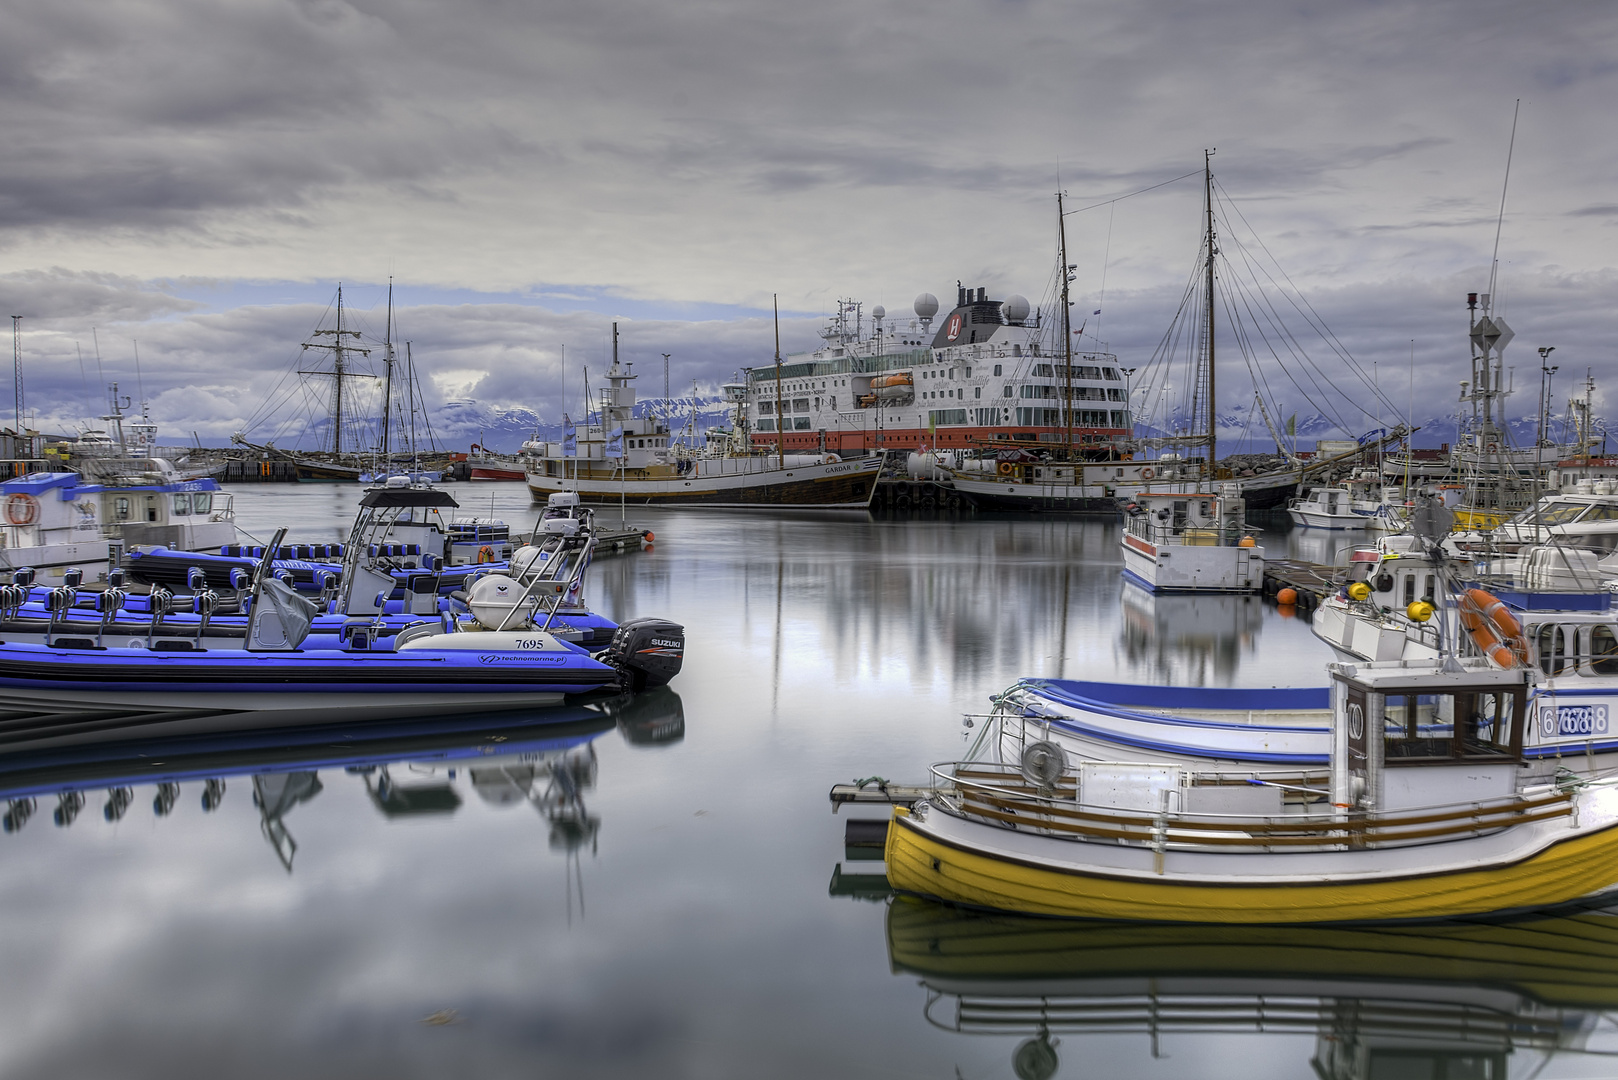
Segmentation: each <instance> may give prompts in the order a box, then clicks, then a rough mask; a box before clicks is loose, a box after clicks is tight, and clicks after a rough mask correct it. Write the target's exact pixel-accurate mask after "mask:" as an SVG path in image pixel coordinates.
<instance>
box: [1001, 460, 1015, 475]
mask: <svg viewBox="0 0 1618 1080" xmlns="http://www.w3.org/2000/svg"><path fill="white" fill-rule="evenodd" d="M1016 471H1017V466H1015V465H1013V464H1012V463H1011V462H1009V461H1002V462H1001V463H1000V475H1001V476H1010V475H1011V474H1012V473H1014V472H1016Z"/></svg>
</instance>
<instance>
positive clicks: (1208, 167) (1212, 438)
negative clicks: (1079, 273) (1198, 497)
mask: <svg viewBox="0 0 1618 1080" xmlns="http://www.w3.org/2000/svg"><path fill="white" fill-rule="evenodd" d="M1213 154H1214V152H1213V151H1212V150H1204V151H1203V152H1202V184H1203V196H1204V201H1205V202H1206V203H1207V211H1208V286H1207V288H1208V296H1207V304H1208V362H1207V377H1208V460H1207V462H1206V463H1205V465H1204V466H1203V468H1204V470H1205V472H1206V475H1207V478H1208V481H1209V482H1210V483H1211V482H1213V480H1214V479H1215V476H1214V462H1215V461H1216V460H1218V454H1217V453H1216V452H1215V446H1216V444H1217V441H1218V431H1219V426H1218V425H1219V413H1218V410H1217V409H1216V408H1215V407H1214V255H1215V254H1216V253H1217V249H1216V248H1215V246H1214V212H1213Z"/></svg>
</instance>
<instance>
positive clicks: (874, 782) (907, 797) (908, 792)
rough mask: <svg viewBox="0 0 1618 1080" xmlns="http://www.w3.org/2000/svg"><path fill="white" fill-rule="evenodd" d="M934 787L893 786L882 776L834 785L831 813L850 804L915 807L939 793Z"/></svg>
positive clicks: (832, 788)
mask: <svg viewBox="0 0 1618 1080" xmlns="http://www.w3.org/2000/svg"><path fill="white" fill-rule="evenodd" d="M937 791H938V789H937V788H933V787H917V786H915V785H912V784H891V783H889V782H888V781H886V780H884V779H882V778H881V777H880V776H873V777H871V778H870V779H869V780H856V781H854V782H853V783H852V784H833V785H832V787H831V812H832V813H834V814H835V813H837V811H838V810H841V809H842V808H843V807H844V806H845V805H846V804H849V803H855V804H859V803H879V804H881V805H883V806H913V805H914V804H915V803H917V802H919V801H921V800H922V799H925V798H926V797H927V796H929V795H932V794H935V793H937Z"/></svg>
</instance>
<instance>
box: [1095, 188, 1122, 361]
mask: <svg viewBox="0 0 1618 1080" xmlns="http://www.w3.org/2000/svg"><path fill="white" fill-rule="evenodd" d="M1116 215H1117V206H1116V205H1113V204H1109V206H1108V209H1107V246H1106V247H1105V248H1104V249H1103V251H1102V255H1101V295H1100V296H1098V297H1097V298H1096V316H1095V318H1096V329H1095V339H1096V344H1097V345H1098V346H1099V345H1100V344H1101V313H1102V312H1103V311H1105V310H1107V264H1108V263H1109V262H1110V261H1111V260H1112V221H1113V218H1114V217H1115V216H1116Z"/></svg>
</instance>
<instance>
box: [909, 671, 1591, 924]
mask: <svg viewBox="0 0 1618 1080" xmlns="http://www.w3.org/2000/svg"><path fill="white" fill-rule="evenodd" d="M1331 679H1332V706H1333V708H1332V720H1331V724H1332V727H1331V730H1332V742H1331V751H1330V752H1331V758H1330V762H1329V769H1300V768H1296V767H1294V768H1292V769H1289V770H1285V771H1281V770H1275V771H1270V772H1266V771H1263V770H1261V769H1254V768H1251V767H1238V766H1226V767H1223V768H1220V767H1214V766H1209V767H1205V768H1195V767H1190V766H1186V765H1176V764H1150V763H1140V764H1132V763H1122V764H1120V763H1118V761H1117V759H1114V761H1112V762H1106V761H1101V762H1080V763H1079V764H1078V765H1077V767H1076V768H1071V769H1070V768H1069V767H1068V763H1067V760H1066V755H1065V753H1064V752H1063V750H1062V748H1061V747H1060V746H1059V745H1057V744H1056V743H1053V742H1051V741H1049V740H1043V739H1041V740H1036V741H1032V742H1030V743H1028V744H1027V745H1025V746H1023V747H1022V748H1021V752H1020V753H1018V754H1017V756H1016V757H1015V758H1013V759H1012V760H1013V762H1014V763H1013V764H995V763H992V762H988V761H965V762H956V763H950V764H946V765H942V766H935V767H934V770H933V772H934V776H935V777H936V778H937V779H938V781H939V782H940V783H941V785H943V786H942V787H941V789H940V790H939V792H938V793H936V794H934V795H932V796H930V797H928V798H926V799H923V800H921V801H919V802H917V803H916V804H915V807H914V809H912V810H911V811H910V812H909V813H908V814H906V813H904V812H899V813H897V814H896V816H895V818H894V823H893V826H892V827H891V828H890V829H889V830H888V837H887V849H886V860H887V864H888V875H889V878H890V880H891V881H892V883H893V885H894V887H895V888H898V889H901V890H904V891H907V892H912V893H916V894H919V895H924V896H933V897H937V898H939V899H944V900H949V901H953V902H957V903H963V904H969V905H973V906H980V907H990V908H996V909H999V910H1006V911H1017V912H1024V913H1028V914H1042V915H1065V916H1086V917H1095V918H1124V919H1148V920H1161V921H1174V922H1180V921H1187V922H1232V923H1253V922H1272V923H1309V922H1334V921H1347V920H1369V919H1423V918H1445V917H1451V916H1457V915H1477V914H1489V913H1499V912H1504V911H1513V910H1523V909H1537V908H1548V907H1552V906H1555V905H1560V904H1566V903H1571V902H1576V901H1584V900H1587V899H1588V898H1590V897H1593V896H1598V895H1601V894H1603V893H1605V892H1607V891H1608V890H1611V889H1613V888H1614V887H1615V886H1618V868H1614V866H1613V865H1612V864H1611V863H1610V861H1609V860H1610V859H1611V858H1612V856H1613V855H1614V854H1618V777H1615V776H1611V775H1608V776H1601V777H1595V778H1590V779H1575V778H1572V777H1568V778H1567V779H1566V780H1564V779H1562V778H1561V777H1560V776H1559V777H1558V779H1556V780H1554V781H1552V782H1548V783H1547V782H1544V781H1543V780H1542V779H1539V778H1535V777H1532V776H1529V775H1528V772H1527V770H1525V769H1524V767H1523V766H1524V759H1523V753H1522V744H1523V726H1524V723H1525V721H1526V718H1527V698H1528V691H1529V689H1530V688H1531V685H1532V684H1531V682H1530V680H1529V678H1528V676H1527V673H1526V672H1524V671H1522V670H1520V669H1518V670H1514V671H1501V670H1495V669H1491V668H1489V667H1487V666H1486V665H1480V664H1478V663H1477V662H1472V663H1471V664H1462V663H1460V662H1458V661H1453V662H1452V663H1450V664H1447V665H1442V666H1438V665H1435V666H1426V667H1423V666H1410V665H1404V664H1399V663H1394V664H1364V665H1355V666H1349V665H1335V666H1333V667H1332V669H1331ZM1158 689H1161V688H1158ZM1033 727H1034V730H1036V731H1037V730H1038V725H1037V724H1035V725H1033ZM1025 730H1026V728H1025ZM1005 756H1006V754H1005V751H1004V750H1003V749H1002V760H1004V758H1005ZM1142 760H1143V759H1142V758H1140V757H1136V758H1135V761H1137V762H1141V761H1142ZM1145 761H1147V762H1149V761H1150V759H1149V758H1147V759H1145Z"/></svg>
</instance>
